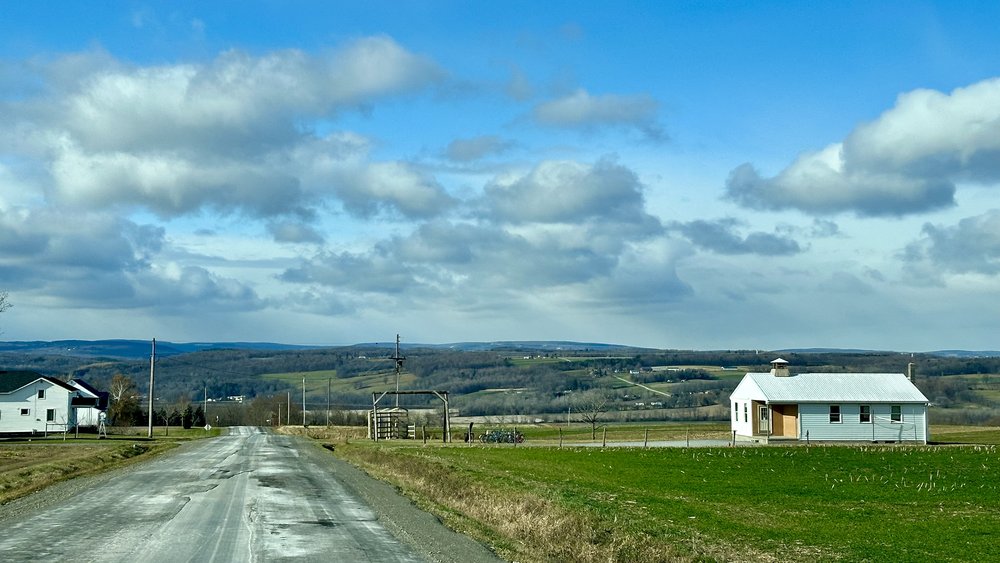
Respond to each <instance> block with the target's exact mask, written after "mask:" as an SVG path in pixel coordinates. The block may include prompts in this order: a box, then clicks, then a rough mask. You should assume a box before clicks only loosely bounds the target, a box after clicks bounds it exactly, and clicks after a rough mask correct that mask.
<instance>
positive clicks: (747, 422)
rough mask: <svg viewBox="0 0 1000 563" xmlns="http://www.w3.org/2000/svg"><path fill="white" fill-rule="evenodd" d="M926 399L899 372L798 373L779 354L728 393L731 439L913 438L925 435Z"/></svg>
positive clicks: (927, 436) (919, 440) (924, 439)
mask: <svg viewBox="0 0 1000 563" xmlns="http://www.w3.org/2000/svg"><path fill="white" fill-rule="evenodd" d="M927 406H928V401H927V397H924V395H923V393H921V392H920V390H919V389H917V388H916V386H914V385H913V382H912V381H911V380H910V378H909V377H907V376H906V375H904V374H902V373H800V374H798V375H790V374H789V370H788V362H787V361H785V360H783V359H781V358H778V359H777V360H774V361H773V362H771V371H770V372H768V373H747V374H746V375H745V376H743V380H742V381H740V384H739V385H738V386H737V387H736V390H735V391H733V393H732V395H731V396H730V409H729V410H730V415H729V417H730V420H731V423H732V431H733V436H734V439H735V440H737V441H753V442H761V443H768V442H771V441H780V440H786V441H787V440H801V441H806V440H819V441H851V442H863V441H868V442H917V443H921V444H926V443H927V441H928V440H929V439H930V434H929V432H928V422H927Z"/></svg>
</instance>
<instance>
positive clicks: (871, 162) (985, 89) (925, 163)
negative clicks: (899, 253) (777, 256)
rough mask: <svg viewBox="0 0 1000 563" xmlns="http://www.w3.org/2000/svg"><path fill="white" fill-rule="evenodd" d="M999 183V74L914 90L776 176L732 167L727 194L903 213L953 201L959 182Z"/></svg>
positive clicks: (771, 203) (777, 205)
mask: <svg viewBox="0 0 1000 563" xmlns="http://www.w3.org/2000/svg"><path fill="white" fill-rule="evenodd" d="M962 181H974V182H981V183H985V184H996V183H997V182H998V181H1000V79H996V78H995V79H990V80H984V81H982V82H979V83H976V84H973V85H971V86H968V87H966V88H958V89H956V90H954V91H953V92H952V93H951V94H943V93H941V92H936V91H933V90H915V91H912V92H908V93H905V94H902V95H900V96H899V98H898V99H897V101H896V105H895V106H894V107H893V108H891V109H889V110H888V111H886V112H885V113H883V114H882V115H881V116H879V118H878V119H876V120H874V121H872V122H871V123H866V124H863V125H860V126H858V127H857V128H856V129H855V130H854V131H853V132H852V133H851V134H850V135H848V136H847V138H846V139H845V140H844V141H843V142H842V143H834V144H831V145H830V146H828V147H826V148H825V149H823V150H821V151H817V152H810V153H805V154H803V155H801V156H800V157H799V158H797V159H796V160H795V162H793V163H792V164H791V165H789V166H788V167H787V168H785V169H784V170H782V171H781V172H780V173H778V174H777V175H776V176H774V177H770V178H767V177H762V176H761V175H760V174H759V173H758V172H757V171H756V170H755V169H754V168H753V167H752V166H751V165H749V164H744V165H742V166H740V167H738V168H736V169H734V170H733V171H732V172H731V173H730V175H729V179H728V181H727V183H726V190H727V196H728V197H729V198H730V199H732V200H734V201H736V202H738V203H740V204H743V205H746V206H748V207H753V208H760V209H799V210H802V211H805V212H807V213H815V214H829V213H840V212H854V213H856V214H858V215H867V216H873V215H906V214H911V213H920V212H925V211H929V210H933V209H939V208H942V207H947V206H951V205H954V203H955V198H954V194H955V189H956V187H955V186H956V183H958V182H962Z"/></svg>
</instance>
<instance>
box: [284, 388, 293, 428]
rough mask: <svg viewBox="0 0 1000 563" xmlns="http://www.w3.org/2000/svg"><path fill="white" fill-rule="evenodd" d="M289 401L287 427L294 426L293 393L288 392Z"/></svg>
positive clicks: (286, 414)
mask: <svg viewBox="0 0 1000 563" xmlns="http://www.w3.org/2000/svg"><path fill="white" fill-rule="evenodd" d="M286 400H287V401H288V409H287V410H285V425H286V426H287V425H291V424H292V392H291V391H288V396H287V398H286Z"/></svg>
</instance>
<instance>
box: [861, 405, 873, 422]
mask: <svg viewBox="0 0 1000 563" xmlns="http://www.w3.org/2000/svg"><path fill="white" fill-rule="evenodd" d="M871 421H872V407H871V405H861V418H860V419H859V421H858V422H860V423H862V424H870V423H871Z"/></svg>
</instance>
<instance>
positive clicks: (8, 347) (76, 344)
mask: <svg viewBox="0 0 1000 563" xmlns="http://www.w3.org/2000/svg"><path fill="white" fill-rule="evenodd" d="M395 345H396V343H395V341H392V342H367V343H358V344H352V345H348V346H301V345H294V344H279V343H275V342H185V343H178V342H169V341H166V340H157V341H156V355H157V356H160V357H167V356H176V355H178V354H189V353H192V352H201V351H205V350H226V349H228V350H233V349H235V350H271V351H287V350H315V349H320V348H332V347H337V348H340V347H351V348H386V349H389V348H392V347H394V346H395ZM400 347H401V348H403V349H417V348H426V349H433V350H459V351H464V352H482V351H490V350H537V351H542V352H557V351H611V350H642V348H637V347H634V346H622V345H617V344H601V343H585V342H568V341H496V342H455V343H449V344H420V343H400ZM150 352H151V342H150V341H149V340H126V339H112V340H52V341H47V340H33V341H9V342H2V341H0V353H13V354H43V355H60V356H83V357H105V358H147V357H149V355H150Z"/></svg>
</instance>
